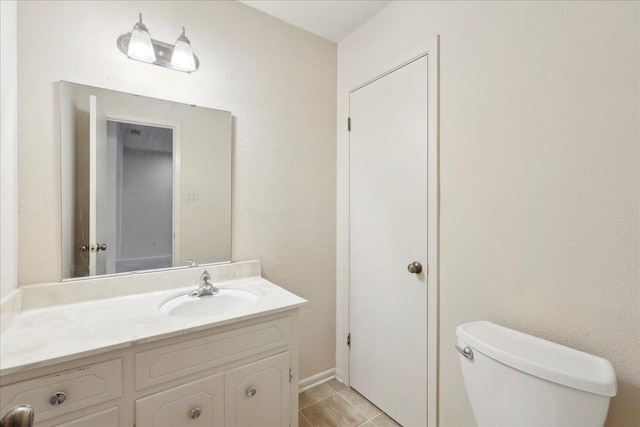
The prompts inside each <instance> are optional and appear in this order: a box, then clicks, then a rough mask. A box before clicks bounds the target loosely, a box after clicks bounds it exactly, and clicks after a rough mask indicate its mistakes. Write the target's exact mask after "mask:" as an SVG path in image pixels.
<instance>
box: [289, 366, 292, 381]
mask: <svg viewBox="0 0 640 427" xmlns="http://www.w3.org/2000/svg"><path fill="white" fill-rule="evenodd" d="M292 380H293V370H292V369H291V368H289V382H291V381H292Z"/></svg>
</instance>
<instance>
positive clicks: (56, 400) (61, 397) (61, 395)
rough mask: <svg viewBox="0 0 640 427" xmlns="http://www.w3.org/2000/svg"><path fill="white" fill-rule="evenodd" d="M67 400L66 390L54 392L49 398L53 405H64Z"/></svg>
mask: <svg viewBox="0 0 640 427" xmlns="http://www.w3.org/2000/svg"><path fill="white" fill-rule="evenodd" d="M65 400H67V393H65V392H64V391H59V392H57V393H53V394H52V395H51V397H50V398H49V403H50V404H52V405H53V406H58V405H62V403H63V402H64V401H65Z"/></svg>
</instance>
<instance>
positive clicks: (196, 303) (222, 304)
mask: <svg viewBox="0 0 640 427" xmlns="http://www.w3.org/2000/svg"><path fill="white" fill-rule="evenodd" d="M257 300H258V297H257V296H255V295H254V294H252V293H251V292H247V291H243V290H240V289H220V292H219V293H217V294H215V295H206V296H202V297H197V296H190V295H189V294H188V293H187V294H182V295H178V296H177V297H173V298H171V299H170V300H168V301H166V302H164V303H163V304H162V305H161V306H160V311H161V312H163V313H164V314H168V315H170V316H181V317H192V316H217V315H221V314H226V313H230V312H233V311H238V310H241V309H243V308H246V307H249V306H250V305H251V304H253V303H255V302H256V301H257Z"/></svg>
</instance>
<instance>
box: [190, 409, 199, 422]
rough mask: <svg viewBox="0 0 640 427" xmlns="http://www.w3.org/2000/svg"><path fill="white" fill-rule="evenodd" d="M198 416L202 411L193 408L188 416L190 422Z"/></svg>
mask: <svg viewBox="0 0 640 427" xmlns="http://www.w3.org/2000/svg"><path fill="white" fill-rule="evenodd" d="M200 414H202V411H201V410H200V408H193V409H192V410H191V414H190V415H189V416H190V417H191V419H192V420H195V419H197V418H198V417H199V416H200Z"/></svg>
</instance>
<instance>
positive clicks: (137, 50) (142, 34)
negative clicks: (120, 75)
mask: <svg viewBox="0 0 640 427" xmlns="http://www.w3.org/2000/svg"><path fill="white" fill-rule="evenodd" d="M127 55H129V56H130V57H131V58H133V59H138V60H140V61H145V62H153V61H155V60H156V54H155V52H154V51H153V46H152V45H151V37H150V36H149V33H148V32H146V31H143V30H140V29H134V30H133V32H132V33H131V40H130V41H129V50H128V51H127Z"/></svg>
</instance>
